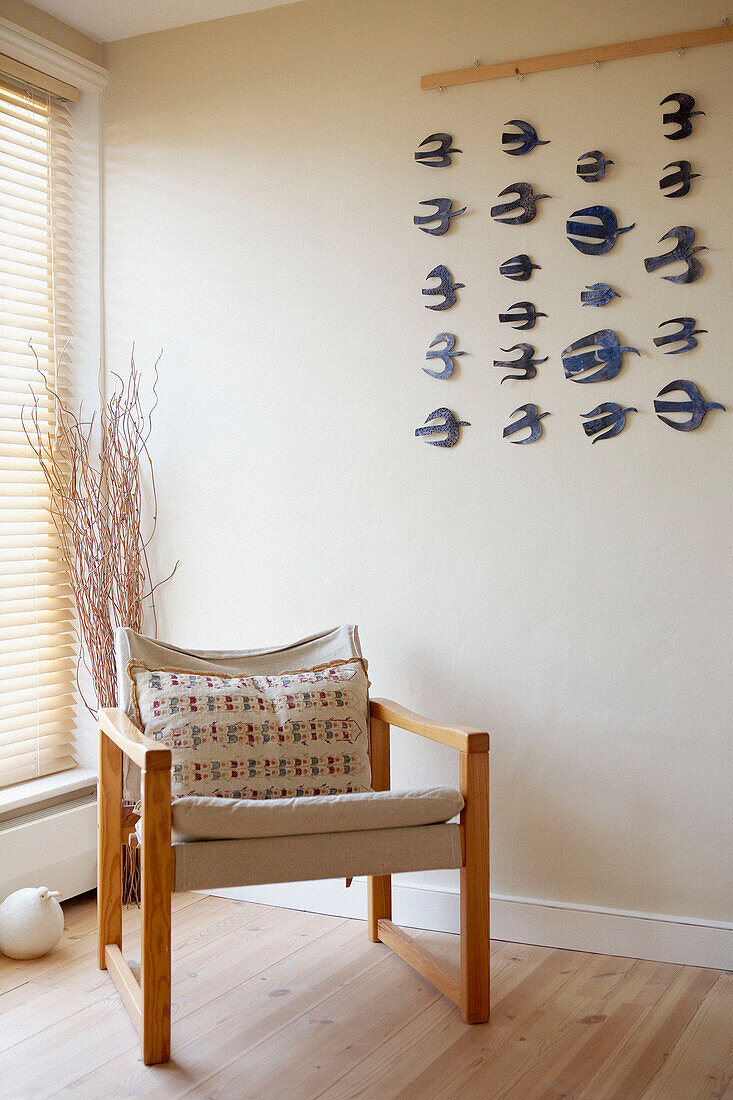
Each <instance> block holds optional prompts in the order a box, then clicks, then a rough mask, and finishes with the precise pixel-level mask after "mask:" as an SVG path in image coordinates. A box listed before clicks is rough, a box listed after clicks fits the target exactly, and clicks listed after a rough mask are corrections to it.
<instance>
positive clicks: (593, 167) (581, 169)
mask: <svg viewBox="0 0 733 1100" xmlns="http://www.w3.org/2000/svg"><path fill="white" fill-rule="evenodd" d="M609 164H613V161H612V160H607V159H606V157H604V155H603V153H602V152H601V150H600V149H591V151H590V152H589V153H583V154H581V156H579V157H578V167H577V169H576V171H577V173H578V175H579V176H580V178H581V179H582V180H583V182H584V183H598V181H599V180H602V179H603V177H604V176H605V174H606V168H607V167H608V165H609Z"/></svg>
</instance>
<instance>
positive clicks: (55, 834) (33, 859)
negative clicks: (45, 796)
mask: <svg viewBox="0 0 733 1100" xmlns="http://www.w3.org/2000/svg"><path fill="white" fill-rule="evenodd" d="M96 879H97V796H96V794H86V795H84V796H82V797H81V798H78V799H75V800H74V801H72V802H64V803H63V804H62V805H60V806H52V807H51V808H50V809H43V810H38V811H36V812H35V813H29V814H26V815H24V816H23V817H15V818H13V819H12V820H10V821H6V822H0V902H2V901H3V900H4V899H5V898H6V897H7V896H8V894H12V893H13V891H14V890H20V889H21V888H22V887H24V886H48V888H49V890H58V891H60V893H61V900H64V899H65V898H73V897H74V896H75V895H76V894H83V893H84V892H85V891H86V890H92V889H93V888H94V887H95V886H96V884H97V882H96Z"/></svg>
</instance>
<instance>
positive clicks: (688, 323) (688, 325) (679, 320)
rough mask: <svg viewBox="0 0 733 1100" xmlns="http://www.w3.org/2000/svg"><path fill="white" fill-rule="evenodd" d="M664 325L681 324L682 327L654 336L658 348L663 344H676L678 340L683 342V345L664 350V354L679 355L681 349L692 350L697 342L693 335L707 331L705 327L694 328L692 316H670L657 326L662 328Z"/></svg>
mask: <svg viewBox="0 0 733 1100" xmlns="http://www.w3.org/2000/svg"><path fill="white" fill-rule="evenodd" d="M665 325H681V326H682V327H681V328H680V330H679V332H668V333H667V334H666V335H665V336H655V337H654V343H655V345H656V346H657V347H658V348H661V347H663V346H664V344H676V343H677V342H678V341H680V340H684V342H685V345H684V347H682V348H673V350H672V351H665V353H664V354H665V355H680V354H681V353H682V352H683V351H692V349H693V348H696V347H697V343H698V342H697V340H696V339H695V337H696V336H699V335H700V333H702V332H707V331H708V330H707V329H706V328H695V318H694V317H672V318H671V319H670V320H669V321H662V323H661V325H660V326H659V328H664V326H665Z"/></svg>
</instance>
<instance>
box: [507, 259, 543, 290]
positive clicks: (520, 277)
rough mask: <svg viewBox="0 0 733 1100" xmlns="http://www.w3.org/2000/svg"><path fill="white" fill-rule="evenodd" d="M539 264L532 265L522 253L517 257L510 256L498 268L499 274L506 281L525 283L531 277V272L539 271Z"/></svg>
mask: <svg viewBox="0 0 733 1100" xmlns="http://www.w3.org/2000/svg"><path fill="white" fill-rule="evenodd" d="M541 270H542V268H541V267H540V265H539V264H533V263H532V261H531V260H530V258H529V256H527V255H526V254H525V253H524V252H522V253H520V255H519V256H510V258H509V259H508V260H504V263H503V264H502V265H501V267H500V268H499V274H500V275H504V276H506V278H507V279H514V281H515V282H517V283H526V282H527V279H530V278H531V277H532V272H533V271H541Z"/></svg>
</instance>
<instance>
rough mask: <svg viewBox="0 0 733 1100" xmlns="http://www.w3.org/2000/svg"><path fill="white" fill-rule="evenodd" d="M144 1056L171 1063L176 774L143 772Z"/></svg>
mask: <svg viewBox="0 0 733 1100" xmlns="http://www.w3.org/2000/svg"><path fill="white" fill-rule="evenodd" d="M142 803H143V814H142V819H143V846H142V901H141V906H142V956H141V963H140V987H141V994H142V998H141V999H142V1006H141V1007H142V1053H143V1062H144V1063H145V1065H146V1066H150V1065H157V1064H158V1063H160V1062H168V1061H169V1060H170V1035H171V894H172V893H173V862H172V855H171V786H170V769H169V768H167V769H165V768H164V769H160V770H144V771H143V772H142Z"/></svg>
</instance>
